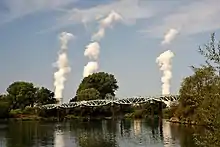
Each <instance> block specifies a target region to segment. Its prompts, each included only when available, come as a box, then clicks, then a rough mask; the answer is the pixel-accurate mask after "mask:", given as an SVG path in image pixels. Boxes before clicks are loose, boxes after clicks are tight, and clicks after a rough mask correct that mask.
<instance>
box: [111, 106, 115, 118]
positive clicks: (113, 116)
mask: <svg viewBox="0 0 220 147" xmlns="http://www.w3.org/2000/svg"><path fill="white" fill-rule="evenodd" d="M111 112H112V119H113V120H114V119H115V110H114V103H111Z"/></svg>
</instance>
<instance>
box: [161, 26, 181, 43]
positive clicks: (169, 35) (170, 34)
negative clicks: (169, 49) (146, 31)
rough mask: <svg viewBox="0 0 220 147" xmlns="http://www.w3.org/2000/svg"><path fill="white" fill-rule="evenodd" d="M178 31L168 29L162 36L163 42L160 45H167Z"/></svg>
mask: <svg viewBox="0 0 220 147" xmlns="http://www.w3.org/2000/svg"><path fill="white" fill-rule="evenodd" d="M178 33H179V32H178V30H176V29H170V30H169V31H168V32H167V33H166V34H165V36H164V40H163V41H162V43H161V44H162V45H165V44H169V43H170V42H171V41H172V40H173V39H174V38H175V37H176V35H177V34H178Z"/></svg>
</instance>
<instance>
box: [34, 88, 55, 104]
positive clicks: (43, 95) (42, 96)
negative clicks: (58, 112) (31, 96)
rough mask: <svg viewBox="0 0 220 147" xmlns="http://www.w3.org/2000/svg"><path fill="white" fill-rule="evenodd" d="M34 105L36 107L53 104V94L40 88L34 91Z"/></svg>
mask: <svg viewBox="0 0 220 147" xmlns="http://www.w3.org/2000/svg"><path fill="white" fill-rule="evenodd" d="M36 103H37V104H38V105H46V104H55V103H57V101H56V99H55V98H54V92H52V91H50V90H49V89H47V88H44V87H41V88H39V89H38V90H37V91H36Z"/></svg>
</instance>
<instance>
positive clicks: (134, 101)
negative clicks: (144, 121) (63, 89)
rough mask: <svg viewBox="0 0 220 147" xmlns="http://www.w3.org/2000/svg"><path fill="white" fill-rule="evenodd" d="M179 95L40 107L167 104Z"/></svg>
mask: <svg viewBox="0 0 220 147" xmlns="http://www.w3.org/2000/svg"><path fill="white" fill-rule="evenodd" d="M178 98H179V97H178V95H167V96H147V97H139V96H136V97H131V98H124V99H115V98H114V99H101V100H89V101H77V102H69V103H63V104H61V105H58V104H48V105H43V106H40V107H39V108H43V109H54V108H74V107H82V106H85V107H98V106H105V105H109V104H111V105H114V104H118V105H132V104H141V103H146V102H149V101H150V102H154V101H158V102H164V103H165V104H167V105H169V104H170V102H175V101H177V100H178Z"/></svg>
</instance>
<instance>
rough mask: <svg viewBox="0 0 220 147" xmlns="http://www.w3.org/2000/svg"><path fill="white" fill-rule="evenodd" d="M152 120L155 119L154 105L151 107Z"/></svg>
mask: <svg viewBox="0 0 220 147" xmlns="http://www.w3.org/2000/svg"><path fill="white" fill-rule="evenodd" d="M150 112H151V119H154V107H153V104H151V105H150Z"/></svg>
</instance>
